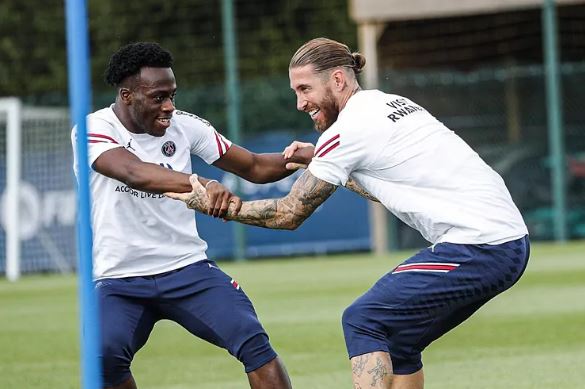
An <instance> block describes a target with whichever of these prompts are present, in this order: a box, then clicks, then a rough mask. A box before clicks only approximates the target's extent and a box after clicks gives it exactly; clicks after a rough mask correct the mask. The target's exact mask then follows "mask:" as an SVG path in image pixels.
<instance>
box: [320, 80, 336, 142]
mask: <svg viewBox="0 0 585 389" xmlns="http://www.w3.org/2000/svg"><path fill="white" fill-rule="evenodd" d="M319 109H320V111H321V115H322V116H323V119H322V120H321V121H318V122H315V130H317V131H318V132H324V131H325V130H327V129H328V128H329V127H331V125H333V123H335V122H336V121H337V117H338V116H339V110H338V109H337V107H336V106H335V99H334V98H333V93H332V92H331V89H328V90H327V93H326V94H325V97H324V98H323V101H322V102H321V104H319Z"/></svg>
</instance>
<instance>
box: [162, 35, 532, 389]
mask: <svg viewBox="0 0 585 389" xmlns="http://www.w3.org/2000/svg"><path fill="white" fill-rule="evenodd" d="M364 65H365V58H364V57H363V56H362V55H361V54H359V53H352V52H351V51H350V50H349V48H348V47H347V46H346V45H344V44H342V43H339V42H336V41H333V40H330V39H325V38H318V39H314V40H311V41H309V42H307V43H305V44H304V45H303V46H302V47H301V48H299V49H298V51H297V52H296V53H295V54H294V56H293V58H292V60H291V62H290V67H289V76H290V83H291V88H292V89H293V90H294V92H295V94H296V96H297V109H298V110H300V111H303V112H306V113H308V114H309V115H310V116H311V118H312V120H313V122H314V124H315V128H316V129H317V131H319V132H321V136H320V138H319V140H318V142H317V145H316V148H315V151H314V157H313V160H312V162H311V163H310V164H309V166H308V169H307V170H306V171H305V172H304V173H303V175H302V176H301V177H300V178H299V179H298V180H297V181H296V182H295V184H294V185H293V187H292V189H291V191H290V193H289V194H288V195H287V196H286V197H284V198H280V199H272V200H259V201H251V202H244V203H243V204H242V208H241V210H240V212H239V213H238V214H236V213H235V212H234V213H232V212H231V208H230V209H228V212H227V215H226V218H227V219H231V220H237V221H240V222H242V223H246V224H251V225H256V226H261V227H267V228H280V229H294V228H297V227H298V226H299V225H301V223H303V221H304V220H305V219H306V218H308V217H309V216H310V215H311V214H312V213H313V212H314V211H315V210H316V209H317V207H319V205H320V204H322V203H323V202H324V201H325V200H327V198H328V197H329V196H330V195H331V194H332V193H333V192H334V191H335V190H336V189H337V187H339V186H346V187H347V188H349V189H351V190H354V191H356V192H358V193H360V194H361V195H363V196H365V197H367V198H369V199H371V200H374V201H379V202H380V203H382V204H383V205H384V206H385V207H386V208H387V209H388V210H389V211H390V212H392V213H393V214H394V215H396V216H397V217H398V218H399V219H400V220H402V221H403V222H405V223H406V224H408V225H409V226H411V227H412V228H415V229H416V230H418V231H419V232H420V233H421V234H422V235H423V237H424V238H425V239H427V240H428V241H429V242H431V243H432V246H430V247H429V248H427V249H424V250H421V251H420V252H418V253H417V254H415V255H414V256H412V257H411V258H408V259H407V260H406V261H404V262H403V263H402V264H401V265H399V266H397V267H396V268H394V269H392V270H390V271H389V272H388V273H387V274H386V275H384V276H382V278H380V279H379V280H378V282H376V283H375V284H374V285H373V286H372V287H371V289H370V290H368V291H367V292H366V293H365V294H364V295H362V296H361V297H359V298H358V299H357V300H356V301H355V302H354V303H352V304H351V305H350V306H349V307H348V308H347V309H346V310H345V312H344V313H343V318H342V324H343V331H344V336H345V341H346V345H347V350H348V353H349V358H350V360H351V365H352V378H353V384H354V387H355V388H393V389H399V388H400V389H421V388H423V386H424V376H423V369H422V367H423V364H422V359H421V353H422V351H423V350H424V349H425V348H426V347H427V346H428V345H429V344H430V343H431V342H433V341H434V340H436V339H437V338H439V337H441V336H442V335H443V334H445V333H446V332H448V331H449V330H451V329H452V328H454V327H456V326H457V325H459V324H460V323H461V322H463V321H464V320H466V319H467V318H468V317H469V316H470V315H472V314H473V313H474V312H475V311H477V310H478V309H479V308H480V307H481V306H482V305H483V304H485V303H486V302H487V301H489V300H490V299H492V298H493V297H495V296H496V295H498V294H499V293H501V292H503V291H505V290H506V289H508V288H510V287H511V286H512V285H513V284H514V283H516V282H517V281H518V279H519V278H520V276H521V275H522V273H523V272H524V269H525V268H526V265H527V261H528V257H529V242H528V231H527V228H526V226H525V224H524V221H523V219H522V216H521V215H520V212H519V211H518V209H517V207H516V206H515V205H514V203H513V201H512V198H511V196H510V194H509V192H508V190H507V188H506V186H505V184H504V181H503V180H502V178H501V177H500V176H499V175H498V174H497V173H496V172H495V171H494V170H492V169H491V168H490V167H489V166H488V165H487V164H485V162H484V161H483V160H482V159H481V158H480V157H479V156H478V155H477V153H475V152H474V151H473V150H472V149H471V148H470V147H469V146H468V145H467V144H466V143H465V142H464V141H463V140H462V139H461V138H460V137H459V136H457V135H456V134H455V133H454V132H453V131H451V130H449V129H448V128H447V127H445V125H443V124H442V123H441V122H439V121H438V120H437V119H436V118H435V117H433V116H432V115H431V114H430V113H429V112H428V111H427V110H426V109H424V108H423V107H421V106H420V105H418V104H416V103H415V102H413V101H411V100H410V99H408V98H406V97H403V96H398V95H394V94H387V93H384V92H381V91H379V90H362V89H361V88H360V86H359V83H358V81H357V79H356V75H357V74H358V73H360V71H361V70H362V68H363V66H364ZM304 146H306V144H302V143H296V144H293V145H292V146H289V147H288V148H287V149H286V150H285V156H287V157H288V156H291V155H293V153H294V152H295V151H297V150H298V149H302V148H303V147H304ZM192 183H193V190H192V192H191V193H187V194H179V193H170V194H168V195H169V196H171V197H173V198H175V199H179V200H183V201H185V202H186V203H187V206H188V207H190V208H194V209H197V210H199V211H205V210H206V208H207V203H208V200H207V197H206V195H205V190H204V188H203V187H202V186H201V185H200V183H199V182H197V181H196V180H192Z"/></svg>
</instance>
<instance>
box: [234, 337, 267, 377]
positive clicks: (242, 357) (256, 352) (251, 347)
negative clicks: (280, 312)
mask: <svg viewBox="0 0 585 389" xmlns="http://www.w3.org/2000/svg"><path fill="white" fill-rule="evenodd" d="M235 357H236V358H238V360H239V361H240V362H242V364H243V365H244V368H245V370H246V373H250V372H252V371H254V370H256V369H258V368H260V367H261V366H264V365H265V364H267V363H268V362H270V361H271V360H273V359H275V358H276V352H275V351H274V350H273V349H272V346H271V345H270V342H269V340H268V336H267V335H266V334H265V333H260V334H256V335H254V336H252V337H251V338H250V339H248V340H246V341H245V342H244V343H243V344H242V345H241V347H239V349H238V350H237V351H236V352H235Z"/></svg>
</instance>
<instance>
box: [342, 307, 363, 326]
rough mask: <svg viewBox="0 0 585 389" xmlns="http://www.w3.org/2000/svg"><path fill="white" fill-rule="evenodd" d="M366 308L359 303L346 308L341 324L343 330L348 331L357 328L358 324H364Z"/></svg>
mask: <svg viewBox="0 0 585 389" xmlns="http://www.w3.org/2000/svg"><path fill="white" fill-rule="evenodd" d="M363 317H364V307H363V305H362V304H360V303H359V302H357V301H356V302H354V303H353V304H351V305H350V306H349V307H347V308H345V310H344V311H343V315H342V316H341V324H342V326H343V330H344V331H346V330H347V329H349V328H355V327H356V326H358V323H361V322H363V320H362V318H363Z"/></svg>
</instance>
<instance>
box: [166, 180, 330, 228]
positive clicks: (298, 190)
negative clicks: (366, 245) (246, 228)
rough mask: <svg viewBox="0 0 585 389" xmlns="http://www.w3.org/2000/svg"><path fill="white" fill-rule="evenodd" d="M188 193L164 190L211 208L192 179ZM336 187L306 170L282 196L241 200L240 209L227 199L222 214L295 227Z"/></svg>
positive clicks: (194, 206)
mask: <svg viewBox="0 0 585 389" xmlns="http://www.w3.org/2000/svg"><path fill="white" fill-rule="evenodd" d="M192 185H193V190H192V191H191V192H190V193H167V196H169V197H171V198H174V199H176V200H181V201H184V202H185V203H186V204H187V207H189V208H191V209H195V210H197V211H199V212H201V213H207V210H208V209H209V208H210V205H209V199H208V197H207V193H206V191H205V188H203V186H202V185H201V184H200V183H199V182H198V181H193V182H192ZM336 189H337V187H336V186H335V185H332V184H330V183H328V182H325V181H322V180H320V179H318V178H316V177H315V176H313V175H312V174H311V173H310V172H309V171H308V170H307V171H305V172H304V173H303V174H302V175H301V177H299V179H298V180H297V181H296V182H295V183H294V185H293V186H292V188H291V191H290V193H289V194H288V195H287V196H286V197H283V198H281V199H271V200H258V201H244V202H243V203H242V208H241V209H240V211H239V212H237V211H236V204H235V203H230V204H229V207H228V210H227V213H226V215H225V216H224V218H225V219H227V220H235V221H238V222H241V223H245V224H251V225H254V226H259V227H266V228H274V229H295V228H297V227H298V226H300V225H301V224H302V223H303V222H304V221H305V219H306V218H308V217H309V216H311V214H312V213H313V212H314V211H315V210H316V209H317V207H319V205H321V204H322V203H323V202H324V201H325V200H327V198H328V197H329V196H331V194H332V193H333V192H335V190H336Z"/></svg>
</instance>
